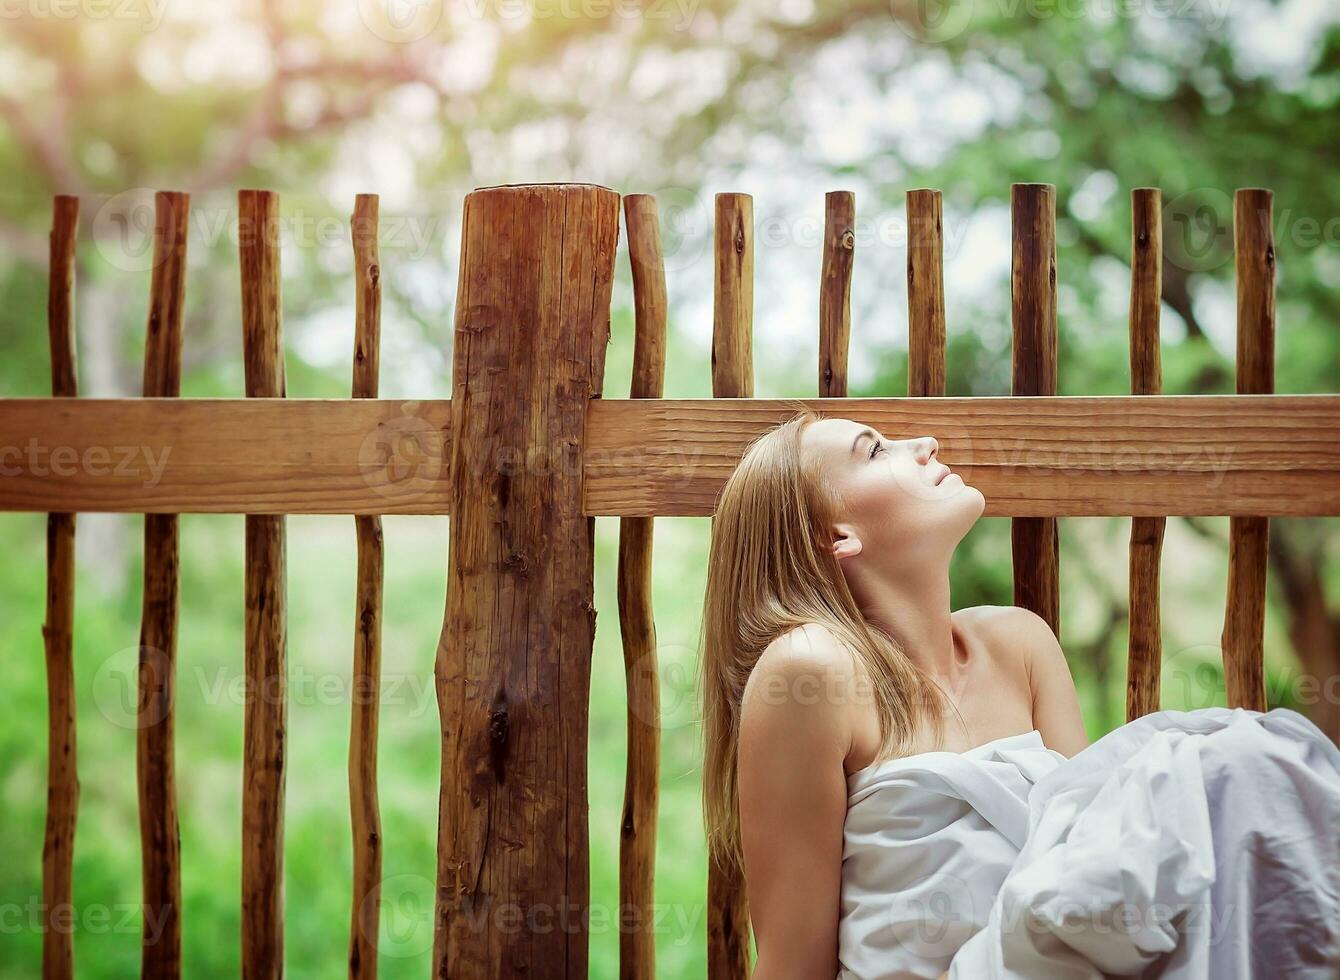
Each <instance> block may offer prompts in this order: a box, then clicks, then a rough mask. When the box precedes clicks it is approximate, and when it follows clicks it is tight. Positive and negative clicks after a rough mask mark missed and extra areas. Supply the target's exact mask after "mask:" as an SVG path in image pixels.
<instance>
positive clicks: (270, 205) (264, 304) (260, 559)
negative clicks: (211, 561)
mask: <svg viewBox="0 0 1340 980" xmlns="http://www.w3.org/2000/svg"><path fill="white" fill-rule="evenodd" d="M238 221H239V249H240V260H241V263H240V264H241V272H242V354H243V360H244V362H245V370H246V393H247V397H249V398H283V397H284V396H285V393H286V392H285V379H284V346H283V326H282V317H281V314H280V298H279V297H280V292H279V278H280V277H279V197H278V195H276V194H274V193H271V192H270V191H260V190H242V191H239V192H238ZM285 551H286V549H285V536H284V517H283V515H280V514H254V515H253V514H248V515H247V517H246V565H247V571H246V674H247V698H246V717H245V735H244V743H245V749H244V751H245V757H244V759H243V764H242V974H243V976H244V977H247V978H249V980H251V978H262V977H264V978H274V977H280V976H282V975H283V972H284V763H285V747H284V743H285V735H286V732H285V726H286V721H287V715H288V693H287V677H286V671H287V663H286V660H287V636H286V630H287V621H286V613H285V609H286V605H287V602H286V598H287V597H286V589H285V565H286V554H285Z"/></svg>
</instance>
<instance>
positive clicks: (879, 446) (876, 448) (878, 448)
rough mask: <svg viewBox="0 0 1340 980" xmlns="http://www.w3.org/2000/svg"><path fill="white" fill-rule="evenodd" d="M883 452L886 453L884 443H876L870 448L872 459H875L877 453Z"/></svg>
mask: <svg viewBox="0 0 1340 980" xmlns="http://www.w3.org/2000/svg"><path fill="white" fill-rule="evenodd" d="M883 451H884V443H882V442H876V443H875V444H874V445H873V446H871V447H870V458H871V459H874V458H875V454H876V453H880V452H883Z"/></svg>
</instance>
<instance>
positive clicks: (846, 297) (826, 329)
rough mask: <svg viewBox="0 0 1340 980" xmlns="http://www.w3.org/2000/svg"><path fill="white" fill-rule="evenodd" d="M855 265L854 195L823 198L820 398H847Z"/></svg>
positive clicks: (845, 193) (833, 193) (843, 193)
mask: <svg viewBox="0 0 1340 980" xmlns="http://www.w3.org/2000/svg"><path fill="white" fill-rule="evenodd" d="M855 262H856V195H855V194H853V193H852V192H851V191H829V192H828V193H827V194H825V195H824V255H823V265H822V267H821V268H820V272H819V397H820V398H841V397H843V396H844V395H846V394H847V350H848V348H849V346H850V342H851V272H852V267H853V266H854V265H855Z"/></svg>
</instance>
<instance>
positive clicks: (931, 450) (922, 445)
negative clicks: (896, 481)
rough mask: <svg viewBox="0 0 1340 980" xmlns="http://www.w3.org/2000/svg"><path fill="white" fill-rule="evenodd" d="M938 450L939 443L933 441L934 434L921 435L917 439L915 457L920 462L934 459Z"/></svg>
mask: <svg viewBox="0 0 1340 980" xmlns="http://www.w3.org/2000/svg"><path fill="white" fill-rule="evenodd" d="M939 451H940V444H939V443H938V442H936V441H935V436H922V437H921V438H920V439H918V440H917V458H918V459H920V460H922V462H925V461H927V460H931V459H934V458H935V454H936V453H937V452H939Z"/></svg>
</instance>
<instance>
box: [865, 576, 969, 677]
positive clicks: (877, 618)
mask: <svg viewBox="0 0 1340 980" xmlns="http://www.w3.org/2000/svg"><path fill="white" fill-rule="evenodd" d="M870 571H872V572H874V574H871V575H868V576H867V581H866V582H865V583H864V586H863V588H862V590H861V591H862V592H863V593H864V594H863V595H862V596H858V602H859V603H860V606H861V609H862V611H863V612H864V613H865V616H866V618H867V619H868V620H869V621H870V623H871V625H873V626H875V627H877V628H878V629H880V630H882V631H883V632H885V633H887V634H888V635H889V636H892V637H893V638H894V639H895V640H897V641H898V643H899V644H900V645H901V646H902V648H903V650H904V651H905V652H906V653H907V656H908V657H909V658H911V660H912V661H913V662H914V663H915V664H916V665H917V666H918V667H920V668H921V669H922V670H923V671H925V672H926V673H927V674H928V675H929V676H930V677H931V678H932V679H934V680H935V681H936V682H937V683H939V684H940V686H941V687H944V688H945V689H946V690H952V685H953V683H954V682H955V680H956V678H957V677H958V676H959V674H960V673H961V671H962V669H963V666H964V664H963V658H962V657H961V656H960V654H959V649H960V645H959V643H958V642H957V640H956V636H955V633H954V624H953V620H952V619H951V618H950V616H951V613H952V610H951V609H950V606H949V566H948V564H947V563H946V564H945V565H943V566H941V567H935V568H932V569H923V570H922V571H921V573H920V574H917V575H915V576H906V577H900V578H893V577H891V576H888V575H884V574H880V573H878V572H877V571H874V570H870Z"/></svg>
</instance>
